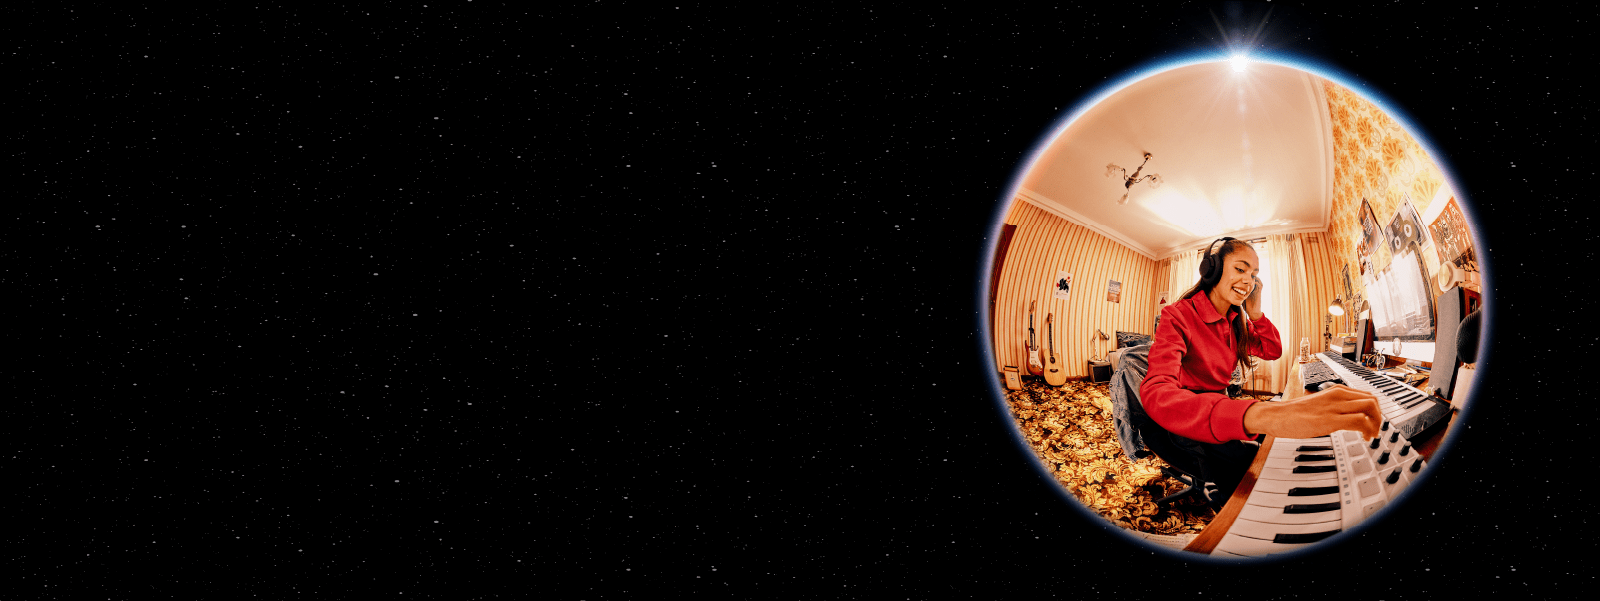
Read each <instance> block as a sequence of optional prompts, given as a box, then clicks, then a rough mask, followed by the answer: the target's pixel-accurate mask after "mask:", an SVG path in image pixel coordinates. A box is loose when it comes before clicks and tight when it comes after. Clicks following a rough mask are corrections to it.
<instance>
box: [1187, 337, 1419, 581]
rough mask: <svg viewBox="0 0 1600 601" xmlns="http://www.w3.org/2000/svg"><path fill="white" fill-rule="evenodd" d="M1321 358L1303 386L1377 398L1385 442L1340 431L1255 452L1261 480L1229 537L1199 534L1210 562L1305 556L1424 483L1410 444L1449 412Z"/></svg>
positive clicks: (1332, 356) (1328, 356) (1309, 366)
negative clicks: (1330, 386)
mask: <svg viewBox="0 0 1600 601" xmlns="http://www.w3.org/2000/svg"><path fill="white" fill-rule="evenodd" d="M1317 358H1318V359H1319V361H1314V362H1311V363H1306V364H1303V365H1301V378H1302V381H1304V382H1307V383H1309V382H1312V381H1332V380H1335V379H1338V380H1343V381H1344V382H1345V384H1346V385H1347V386H1349V387H1351V388H1355V389H1357V390H1364V391H1367V392H1370V393H1372V394H1373V395H1374V396H1376V397H1378V405H1379V407H1380V408H1381V410H1382V411H1383V415H1384V418H1385V419H1384V422H1383V425H1382V426H1381V432H1380V435H1379V436H1378V437H1377V438H1373V439H1366V440H1363V439H1362V438H1361V434H1360V433H1358V432H1354V431H1350V430H1340V431H1338V432H1334V433H1332V434H1330V435H1328V436H1320V437H1315V438H1272V439H1270V440H1269V444H1268V446H1266V447H1263V448H1262V449H1261V450H1260V451H1258V455H1257V460H1256V462H1255V464H1253V465H1252V466H1251V473H1252V474H1254V475H1255V476H1256V479H1255V481H1254V483H1253V486H1252V487H1251V488H1250V492H1249V495H1248V496H1247V497H1245V500H1244V504H1243V506H1242V507H1240V508H1237V513H1236V514H1235V515H1234V517H1233V520H1232V521H1231V523H1228V524H1226V526H1225V528H1226V531H1225V532H1224V533H1223V534H1222V535H1221V536H1220V537H1215V536H1211V537H1208V536H1206V534H1207V533H1202V535H1201V538H1209V539H1211V541H1215V542H1214V546H1211V545H1212V544H1213V543H1212V542H1211V541H1207V542H1206V544H1205V546H1208V547H1209V548H1210V553H1211V554H1212V555H1214V556H1220V557H1254V556H1260V555H1270V554H1275V553H1287V552H1291V551H1297V550H1300V549H1303V548H1305V547H1307V546H1310V545H1312V544H1313V543H1316V542H1317V541H1320V540H1322V539H1324V538H1327V537H1330V536H1333V535H1335V534H1338V533H1339V532H1342V531H1344V530H1345V529H1348V528H1351V527H1353V526H1355V525H1356V524H1359V523H1360V522H1361V521H1362V520H1365V519H1367V518H1368V517H1371V516H1372V515H1373V514H1374V513H1376V512H1377V511H1378V510H1380V509H1382V508H1383V507H1385V506H1387V505H1388V504H1389V503H1391V502H1393V501H1394V500H1395V499H1396V498H1397V497H1398V495H1399V494H1400V493H1401V492H1403V491H1404V490H1405V488H1406V487H1407V486H1409V485H1410V484H1411V482H1413V481H1414V480H1415V479H1416V478H1417V477H1418V476H1420V475H1421V473H1422V468H1423V467H1424V466H1425V465H1426V460H1425V459H1423V457H1422V455H1421V453H1419V452H1418V451H1417V449H1416V448H1414V447H1413V446H1412V443H1411V440H1410V439H1411V438H1414V437H1416V435H1417V434H1419V433H1421V432H1423V431H1425V430H1427V429H1428V428H1430V427H1431V426H1433V425H1434V424H1436V423H1438V422H1439V421H1441V420H1442V419H1445V418H1448V417H1449V415H1450V406H1449V404H1447V403H1444V402H1442V401H1438V400H1435V399H1433V397H1431V396H1429V395H1427V394H1425V393H1423V392H1422V391H1420V390H1417V389H1415V388H1412V387H1410V386H1407V385H1404V384H1400V383H1399V382H1395V381H1393V380H1391V379H1389V378H1387V377H1385V376H1381V375H1378V374H1377V373H1375V372H1373V371H1372V370H1369V369H1367V368H1365V367H1362V366H1360V365H1358V364H1356V363H1355V362H1352V361H1349V360H1347V359H1345V358H1344V357H1343V356H1340V355H1338V354H1336V353H1333V352H1331V351H1330V352H1328V353H1324V354H1323V355H1321V356H1318V357H1317ZM1330 375H1331V377H1330ZM1262 454H1264V455H1265V458H1264V459H1263V458H1262V457H1261V455H1262ZM1237 502H1238V499H1237V497H1236V498H1235V499H1234V500H1232V501H1230V502H1229V505H1228V507H1227V508H1224V510H1223V511H1224V513H1228V512H1229V511H1230V510H1233V509H1235V507H1234V504H1235V503H1237ZM1219 518H1220V516H1219ZM1219 521H1220V519H1219ZM1219 525H1220V524H1219Z"/></svg>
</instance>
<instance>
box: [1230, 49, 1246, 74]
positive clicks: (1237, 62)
mask: <svg viewBox="0 0 1600 601" xmlns="http://www.w3.org/2000/svg"><path fill="white" fill-rule="evenodd" d="M1228 62H1230V63H1233V72H1234V73H1244V68H1245V65H1248V64H1250V59H1247V58H1245V57H1244V55H1243V54H1235V55H1233V58H1232V59H1229V60H1228Z"/></svg>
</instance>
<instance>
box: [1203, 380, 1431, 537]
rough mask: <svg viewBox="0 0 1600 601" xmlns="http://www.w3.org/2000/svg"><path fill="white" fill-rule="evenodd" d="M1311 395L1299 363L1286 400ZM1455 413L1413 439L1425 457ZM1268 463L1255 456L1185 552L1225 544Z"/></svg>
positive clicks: (1265, 445)
mask: <svg viewBox="0 0 1600 601" xmlns="http://www.w3.org/2000/svg"><path fill="white" fill-rule="evenodd" d="M1316 360H1317V359H1315V358H1313V359H1312V361H1316ZM1420 384H1421V385H1420V386H1417V388H1418V389H1419V390H1427V388H1425V387H1426V386H1427V382H1421V383H1420ZM1308 394H1311V393H1310V392H1308V391H1307V390H1306V387H1305V384H1303V383H1302V381H1301V379H1300V365H1299V364H1298V363H1297V364H1295V366H1294V369H1291V370H1289V382H1288V386H1287V387H1286V388H1285V389H1284V393H1283V400H1285V401H1292V400H1294V399H1298V398H1300V397H1303V396H1306V395H1308ZM1456 413H1457V412H1456V411H1451V412H1450V417H1449V418H1447V419H1446V420H1445V424H1444V427H1442V428H1440V427H1435V428H1432V429H1431V430H1428V431H1424V432H1422V433H1421V434H1420V435H1419V436H1417V437H1415V438H1413V439H1411V443H1412V445H1413V446H1415V448H1416V449H1417V452H1418V453H1420V454H1421V455H1422V456H1423V457H1424V458H1427V459H1429V460H1432V459H1433V454H1434V452H1435V451H1437V450H1438V449H1439V444H1440V443H1442V442H1443V441H1444V439H1445V438H1446V437H1448V436H1449V433H1450V427H1451V425H1453V424H1454V423H1455V420H1456ZM1272 443H1273V437H1271V436H1268V437H1266V438H1265V439H1263V440H1262V442H1261V449H1262V451H1266V450H1267V449H1271V448H1272ZM1266 464H1267V453H1265V452H1260V453H1256V458H1255V461H1253V462H1251V463H1250V471H1248V472H1246V473H1245V475H1244V479H1242V480H1240V481H1239V487H1238V488H1235V489H1233V496H1231V497H1228V503H1227V504H1226V505H1224V506H1223V507H1222V511H1219V512H1217V517H1216V518H1215V519H1213V520H1211V523H1210V524H1207V525H1206V529H1205V530H1203V531H1201V532H1200V535H1199V536H1196V537H1195V539H1194V540H1193V541H1190V542H1189V544H1188V546H1185V547H1184V548H1183V550H1185V551H1193V552H1195V553H1203V554H1210V553H1211V551H1212V550H1213V549H1215V548H1216V547H1217V543H1219V542H1221V541H1222V536H1223V535H1224V534H1227V533H1228V529H1229V528H1232V527H1233V522H1234V520H1237V519H1238V518H1239V513H1240V512H1241V511H1243V510H1244V506H1245V500H1246V499H1248V498H1249V497H1250V492H1251V491H1253V490H1255V485H1256V478H1258V477H1260V475H1261V470H1262V468H1263V467H1265V466H1266Z"/></svg>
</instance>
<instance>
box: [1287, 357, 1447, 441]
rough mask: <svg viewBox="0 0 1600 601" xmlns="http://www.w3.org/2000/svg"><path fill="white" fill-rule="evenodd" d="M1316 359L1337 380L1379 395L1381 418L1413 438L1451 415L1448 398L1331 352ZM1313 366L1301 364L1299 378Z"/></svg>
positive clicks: (1402, 433)
mask: <svg viewBox="0 0 1600 601" xmlns="http://www.w3.org/2000/svg"><path fill="white" fill-rule="evenodd" d="M1316 358H1317V359H1320V360H1321V362H1322V364H1324V365H1325V366H1326V367H1327V368H1328V369H1329V370H1331V371H1332V372H1333V373H1334V374H1335V375H1337V376H1338V378H1339V379H1340V380H1344V383H1345V385H1346V386H1349V387H1351V388H1354V389H1356V390H1361V391H1365V392H1370V393H1372V394H1373V396H1376V397H1378V407H1379V408H1380V409H1382V410H1383V417H1384V419H1387V420H1389V421H1390V422H1393V423H1394V425H1395V426H1396V427H1397V428H1398V429H1399V431H1400V435H1401V436H1404V437H1406V438H1416V437H1417V435H1418V434H1421V433H1422V432H1423V431H1424V430H1427V429H1428V428H1431V427H1433V425H1434V424H1437V423H1439V422H1440V421H1443V420H1445V419H1448V418H1449V417H1450V402H1449V401H1445V400H1443V399H1438V398H1434V396H1433V395H1430V394H1428V393H1426V392H1423V391H1421V390H1417V389H1416V388H1413V387H1411V386H1409V385H1406V384H1401V383H1400V382H1398V381H1396V380H1395V379H1394V378H1390V377H1388V376H1384V375H1381V374H1379V373H1377V372H1375V371H1372V370H1370V369H1367V368H1366V367H1364V366H1362V365H1361V364H1359V363H1356V362H1354V361H1351V360H1349V359H1346V358H1344V356H1343V355H1339V354H1337V353H1334V352H1333V351H1328V352H1325V353H1322V354H1320V355H1316ZM1312 365H1316V364H1313V363H1306V364H1303V365H1301V370H1302V372H1301V374H1302V377H1304V376H1305V375H1306V371H1307V370H1308V367H1307V366H1312Z"/></svg>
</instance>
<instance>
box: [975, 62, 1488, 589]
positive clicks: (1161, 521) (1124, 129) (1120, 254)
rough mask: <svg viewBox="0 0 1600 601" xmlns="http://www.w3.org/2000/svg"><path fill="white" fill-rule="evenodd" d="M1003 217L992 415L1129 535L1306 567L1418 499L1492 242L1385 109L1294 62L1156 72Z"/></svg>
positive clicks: (1020, 189) (1046, 162) (1466, 364)
mask: <svg viewBox="0 0 1600 601" xmlns="http://www.w3.org/2000/svg"><path fill="white" fill-rule="evenodd" d="M1009 198H1010V201H1009V202H1008V203H1006V206H1004V207H1002V209H1001V211H1000V214H998V215H997V221H998V223H997V224H996V225H995V226H994V230H995V231H994V233H995V235H994V236H993V237H991V240H994V244H995V245H994V246H993V247H992V248H991V249H990V251H991V252H992V257H993V258H992V265H991V268H990V272H989V276H988V277H987V278H986V281H985V282H984V286H985V287H986V289H985V290H983V291H981V292H980V295H981V297H982V298H985V299H987V312H988V314H987V319H988V333H989V335H990V336H989V338H990V340H989V342H990V344H991V347H990V352H991V353H992V356H991V358H992V359H993V369H994V374H995V375H996V376H997V377H996V380H995V382H996V388H997V390H998V391H999V399H998V402H1001V403H1003V405H1004V409H1005V411H1007V412H1008V413H1009V415H1010V416H1011V418H1012V419H1013V421H1014V422H1015V424H1016V432H1017V434H1018V436H1017V438H1018V440H1020V441H1021V443H1022V444H1024V445H1026V446H1027V449H1028V451H1029V452H1030V453H1031V454H1032V455H1033V456H1034V457H1036V458H1037V460H1038V463H1039V466H1040V468H1041V469H1042V470H1043V471H1044V472H1045V473H1047V474H1049V476H1050V477H1052V478H1053V479H1054V480H1055V482H1056V483H1057V484H1059V485H1060V487H1061V491H1062V494H1063V496H1064V497H1070V498H1072V499H1075V500H1076V501H1077V502H1078V503H1080V504H1081V505H1082V507H1083V508H1084V509H1085V510H1087V511H1088V512H1090V513H1093V514H1095V515H1098V516H1099V517H1100V518H1101V519H1105V520H1107V521H1108V522H1110V523H1111V524H1113V525H1115V526H1116V527H1118V528H1120V529H1121V531H1122V532H1124V533H1126V534H1127V536H1128V537H1129V538H1130V539H1132V540H1135V541H1138V542H1140V543H1142V544H1146V545H1149V546H1152V547H1154V548H1157V549H1162V550H1166V551H1169V552H1172V553H1174V554H1178V555H1180V556H1183V557H1186V558H1198V557H1205V558H1212V559H1226V560H1239V559H1250V558H1267V557H1282V556H1284V555H1285V554H1292V553H1296V552H1300V551H1305V550H1308V549H1313V548H1316V547H1317V546H1318V545H1319V544H1321V543H1323V542H1324V541H1330V540H1337V539H1338V538H1340V537H1342V536H1345V535H1348V534H1350V533H1352V532H1355V531H1358V530H1359V529H1361V528H1362V527H1363V526H1364V524H1367V523H1371V522H1374V521H1376V516H1378V515H1379V514H1380V513H1381V512H1382V511H1384V510H1385V509H1386V508H1388V507H1390V506H1392V505H1394V504H1396V503H1397V502H1399V501H1401V500H1403V499H1404V497H1405V495H1406V493H1407V491H1409V490H1412V489H1413V487H1416V486H1418V485H1419V484H1425V483H1426V478H1427V476H1428V475H1429V473H1430V469H1432V467H1431V464H1430V460H1433V459H1435V458H1437V457H1438V454H1439V452H1440V451H1441V449H1444V448H1447V446H1448V445H1447V441H1448V440H1449V439H1450V437H1451V436H1452V435H1453V434H1454V433H1455V432H1456V431H1457V430H1459V429H1462V428H1461V427H1460V426H1459V424H1460V423H1461V421H1462V420H1461V419H1460V418H1459V416H1460V414H1461V411H1462V410H1463V409H1465V408H1466V406H1467V403H1468V400H1469V396H1470V391H1471V390H1472V383H1473V381H1474V377H1475V374H1476V367H1477V363H1478V359H1479V357H1478V344H1479V340H1480V338H1481V336H1482V325H1481V323H1482V320H1480V319H1479V314H1480V312H1481V311H1482V310H1483V309H1484V308H1485V296H1484V294H1483V291H1484V289H1485V286H1484V285H1483V282H1484V275H1485V274H1483V273H1482V271H1481V269H1480V265H1479V263H1478V261H1477V253H1478V250H1479V248H1480V242H1479V240H1478V239H1477V238H1476V237H1475V235H1476V234H1475V231H1476V227H1475V225H1474V224H1473V222H1472V221H1471V219H1469V217H1468V216H1469V215H1470V214H1471V213H1470V207H1469V206H1468V204H1467V203H1466V199H1465V198H1464V197H1463V196H1462V191H1461V190H1458V189H1456V187H1455V186H1454V185H1453V184H1452V183H1451V179H1450V178H1449V176H1448V168H1447V167H1446V166H1445V165H1443V164H1442V163H1441V162H1440V160H1439V158H1438V157H1437V156H1435V155H1434V154H1432V153H1430V152H1429V150H1428V146H1427V145H1426V141H1425V140H1423V139H1422V138H1421V137H1420V136H1419V134H1417V133H1416V132H1414V131H1412V130H1410V129H1408V128H1407V126H1406V125H1405V124H1404V123H1403V122H1402V121H1401V120H1400V118H1398V117H1397V116H1396V114H1394V113H1393V112H1392V111H1390V110H1386V108H1385V107H1383V106H1382V105H1381V102H1375V101H1374V100H1372V99H1369V98H1368V97H1367V96H1365V95H1363V94H1361V93H1358V92H1356V91H1354V90H1352V89H1350V88H1349V87H1348V86H1346V85H1344V84H1342V83H1340V82H1339V81H1335V80H1333V79H1330V78H1328V77H1324V76H1321V75H1318V74H1316V73H1313V72H1310V71H1307V70H1304V69H1302V68H1299V67H1296V66H1290V65H1287V64H1277V63H1272V62H1265V61H1244V60H1238V59H1235V60H1217V61H1209V62H1193V63H1190V64H1185V65H1180V66H1174V67H1170V68H1165V69H1162V70H1159V71H1158V72H1155V73H1153V74H1149V75H1147V76H1143V77H1139V78H1130V79H1129V80H1128V81H1127V82H1126V83H1125V84H1124V85H1120V86H1117V87H1115V88H1114V89H1110V90H1109V91H1106V92H1103V93H1101V94H1100V95H1099V96H1098V97H1097V98H1094V99H1093V100H1091V101H1088V102H1087V103H1086V104H1085V105H1084V106H1083V107H1080V108H1079V109H1077V110H1076V111H1075V112H1074V113H1072V114H1071V115H1070V116H1069V117H1067V118H1066V119H1064V120H1063V121H1062V122H1061V123H1060V124H1058V126H1057V127H1056V128H1055V129H1054V130H1053V131H1052V132H1050V133H1049V135H1047V136H1045V137H1044V138H1043V141H1042V142H1041V143H1040V145H1039V146H1038V147H1037V148H1036V149H1035V151H1034V154H1033V155H1032V158H1031V162H1030V163H1029V164H1028V165H1027V166H1026V167H1024V168H1023V169H1022V170H1021V171H1019V175H1018V176H1017V179H1016V180H1015V181H1013V182H1012V183H1011V188H1010V190H1009Z"/></svg>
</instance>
